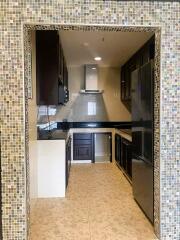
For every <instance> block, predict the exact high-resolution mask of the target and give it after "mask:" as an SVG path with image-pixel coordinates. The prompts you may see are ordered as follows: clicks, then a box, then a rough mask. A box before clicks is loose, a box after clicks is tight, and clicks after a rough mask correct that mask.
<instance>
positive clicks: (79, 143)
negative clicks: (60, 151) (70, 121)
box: [74, 139, 92, 146]
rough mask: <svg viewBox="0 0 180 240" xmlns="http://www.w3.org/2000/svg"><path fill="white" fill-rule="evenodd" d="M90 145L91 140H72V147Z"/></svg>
mask: <svg viewBox="0 0 180 240" xmlns="http://www.w3.org/2000/svg"><path fill="white" fill-rule="evenodd" d="M91 144H92V141H91V140H87V139H84V140H82V139H81V140H79V139H74V145H75V146H76V145H91Z"/></svg>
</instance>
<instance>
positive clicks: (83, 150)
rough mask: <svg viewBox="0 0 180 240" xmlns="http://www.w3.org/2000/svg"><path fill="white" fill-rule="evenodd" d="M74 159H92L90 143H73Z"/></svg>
mask: <svg viewBox="0 0 180 240" xmlns="http://www.w3.org/2000/svg"><path fill="white" fill-rule="evenodd" d="M74 160H92V145H75V146H74Z"/></svg>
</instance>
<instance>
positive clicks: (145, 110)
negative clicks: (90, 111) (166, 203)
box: [131, 60, 154, 223]
mask: <svg viewBox="0 0 180 240" xmlns="http://www.w3.org/2000/svg"><path fill="white" fill-rule="evenodd" d="M153 81H154V62H153V60H151V61H150V62H148V63H146V64H144V65H143V66H142V67H140V68H139V69H136V70H135V71H133V72H132V75H131V94H132V145H133V146H132V186H133V194H134V198H135V200H136V201H137V203H138V204H139V206H140V207H141V209H142V210H143V211H144V213H145V214H146V216H147V217H148V218H149V220H150V221H151V222H152V223H153V218H154V217H153V215H154V206H153V205H154V204H153V203H154V189H153V188H154V187H153V185H154V184H153V182H154V161H153V146H154V144H153V132H154V130H153V105H154V104H153V99H154V93H153V92H154V87H153Z"/></svg>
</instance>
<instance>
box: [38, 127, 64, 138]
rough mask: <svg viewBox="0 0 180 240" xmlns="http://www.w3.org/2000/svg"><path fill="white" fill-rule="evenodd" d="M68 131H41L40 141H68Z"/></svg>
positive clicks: (39, 134) (39, 133) (39, 132)
mask: <svg viewBox="0 0 180 240" xmlns="http://www.w3.org/2000/svg"><path fill="white" fill-rule="evenodd" d="M67 138H68V131H63V130H58V129H55V130H51V131H48V130H39V131H38V140H67Z"/></svg>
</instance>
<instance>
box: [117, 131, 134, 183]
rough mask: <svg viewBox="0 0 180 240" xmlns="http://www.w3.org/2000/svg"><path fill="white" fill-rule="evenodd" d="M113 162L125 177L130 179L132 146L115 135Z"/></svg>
mask: <svg viewBox="0 0 180 240" xmlns="http://www.w3.org/2000/svg"><path fill="white" fill-rule="evenodd" d="M115 160H116V162H117V164H118V166H120V167H121V168H122V169H123V171H124V172H125V173H126V175H127V176H128V177H129V178H130V179H131V178H132V144H131V142H130V141H128V140H127V139H125V138H123V137H121V136H120V135H119V134H115Z"/></svg>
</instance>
